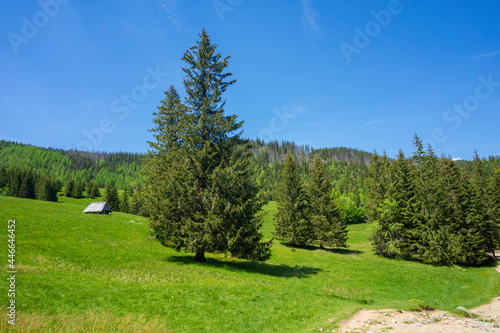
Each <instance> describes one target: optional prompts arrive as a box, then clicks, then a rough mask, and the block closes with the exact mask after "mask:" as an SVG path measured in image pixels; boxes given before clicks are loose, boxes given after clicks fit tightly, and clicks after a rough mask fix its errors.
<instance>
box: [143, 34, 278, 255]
mask: <svg viewBox="0 0 500 333" xmlns="http://www.w3.org/2000/svg"><path fill="white" fill-rule="evenodd" d="M199 37H200V40H199V41H197V43H196V45H195V46H193V47H191V48H189V49H188V50H187V51H186V52H185V53H184V55H183V57H182V60H183V61H184V62H185V63H186V67H183V68H182V69H183V71H184V73H185V76H184V80H183V84H184V88H185V91H186V97H185V100H184V103H182V102H181V99H180V97H179V94H178V93H177V91H176V89H175V88H174V87H170V88H169V90H167V91H166V92H165V98H164V100H163V101H162V102H161V105H160V106H159V107H158V111H157V112H155V113H154V120H153V122H154V127H153V129H151V131H152V132H153V134H154V138H155V140H153V141H151V142H149V144H150V147H151V150H150V155H149V157H148V158H147V160H146V170H145V172H146V175H147V189H146V200H147V207H148V210H149V213H150V216H151V227H152V232H153V234H154V235H155V236H156V238H157V239H158V240H159V241H160V242H161V243H162V244H163V245H164V246H167V247H171V248H174V249H175V250H178V251H180V250H185V251H187V252H192V253H195V256H194V259H195V260H197V261H205V253H206V252H221V253H226V252H229V253H230V254H231V255H233V256H235V257H238V258H243V259H251V260H267V259H268V258H269V257H270V255H271V250H270V247H271V242H270V241H269V242H262V237H263V235H262V233H261V232H260V227H261V217H260V216H259V215H258V212H259V211H260V209H261V207H262V204H263V203H262V202H261V201H259V200H258V199H257V192H258V189H257V187H256V185H255V184H254V183H253V182H252V180H251V174H250V170H249V168H248V163H249V154H250V153H251V152H250V149H249V147H248V145H247V144H246V142H244V141H243V140H242V139H241V138H240V134H241V128H242V124H243V122H237V121H236V117H237V116H236V115H229V116H227V115H225V110H224V106H225V100H223V98H222V96H223V94H224V92H225V91H226V89H227V88H228V87H229V86H231V85H232V84H233V83H234V82H235V80H230V77H231V75H232V74H231V73H230V72H226V68H227V66H228V59H229V56H228V57H225V58H222V57H221V55H220V53H217V52H216V48H217V45H216V44H213V43H212V42H211V41H210V37H209V35H208V34H207V33H206V31H205V30H204V29H203V31H202V32H201V34H200V35H199Z"/></svg>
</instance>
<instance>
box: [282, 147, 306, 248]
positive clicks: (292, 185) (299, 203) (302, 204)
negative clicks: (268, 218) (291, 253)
mask: <svg viewBox="0 0 500 333" xmlns="http://www.w3.org/2000/svg"><path fill="white" fill-rule="evenodd" d="M307 199H308V198H307V194H306V191H305V189H304V187H303V184H302V179H301V178H300V175H299V171H298V164H297V162H296V161H295V159H294V157H293V156H292V155H290V154H289V155H287V157H286V159H285V162H284V166H283V169H282V170H281V172H280V182H279V185H278V214H277V215H276V238H278V239H280V240H282V241H283V242H285V243H289V244H291V245H293V246H305V245H308V244H310V243H311V242H312V241H313V240H314V238H315V237H314V226H313V224H312V221H311V212H310V209H309V205H308V201H307Z"/></svg>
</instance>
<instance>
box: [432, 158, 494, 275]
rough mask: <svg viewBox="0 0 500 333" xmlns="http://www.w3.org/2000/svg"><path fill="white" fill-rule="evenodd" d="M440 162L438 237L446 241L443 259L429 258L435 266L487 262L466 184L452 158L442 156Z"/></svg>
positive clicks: (468, 188) (479, 217)
mask: <svg viewBox="0 0 500 333" xmlns="http://www.w3.org/2000/svg"><path fill="white" fill-rule="evenodd" d="M440 162H441V163H440V165H441V172H440V174H439V191H440V193H441V194H442V195H441V196H440V197H441V198H442V202H441V205H440V207H439V209H441V210H443V211H442V214H441V224H442V226H443V227H442V228H441V235H440V236H441V237H442V238H446V240H447V241H446V243H444V244H443V245H442V248H443V250H444V252H445V254H446V256H443V257H442V258H430V259H434V260H436V262H435V263H437V264H452V263H459V264H464V265H474V266H475V265H479V264H481V263H482V262H484V261H485V260H486V252H485V250H484V240H483V238H482V236H481V223H482V217H481V216H480V215H479V214H478V213H480V212H477V210H476V209H474V208H475V207H474V201H473V200H471V190H470V185H469V181H468V179H467V176H466V175H464V174H463V172H462V171H461V170H460V169H459V168H458V166H457V165H456V164H455V162H453V161H452V160H451V159H449V158H446V157H442V158H441V161H440ZM472 199H474V197H473V198H472ZM476 207H477V204H476ZM431 263H434V262H431Z"/></svg>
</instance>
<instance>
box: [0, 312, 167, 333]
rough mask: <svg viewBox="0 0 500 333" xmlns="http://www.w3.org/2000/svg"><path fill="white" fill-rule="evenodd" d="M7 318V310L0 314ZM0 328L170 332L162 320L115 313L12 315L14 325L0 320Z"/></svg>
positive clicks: (53, 330) (18, 330) (35, 330)
mask: <svg viewBox="0 0 500 333" xmlns="http://www.w3.org/2000/svg"><path fill="white" fill-rule="evenodd" d="M0 317H1V318H7V313H6V312H3V313H1V314H0ZM0 331H2V332H8V331H15V332H103V333H105V332H171V331H170V330H169V329H168V328H167V326H166V322H165V320H162V319H160V318H157V317H156V318H155V317H152V318H147V317H145V316H144V315H141V314H137V315H132V314H128V315H124V316H117V315H111V314H109V313H104V312H103V313H95V312H87V313H85V314H76V313H72V314H69V313H58V314H55V315H49V314H39V313H35V314H25V313H17V314H16V325H15V326H12V325H10V324H9V323H8V322H7V320H2V321H0Z"/></svg>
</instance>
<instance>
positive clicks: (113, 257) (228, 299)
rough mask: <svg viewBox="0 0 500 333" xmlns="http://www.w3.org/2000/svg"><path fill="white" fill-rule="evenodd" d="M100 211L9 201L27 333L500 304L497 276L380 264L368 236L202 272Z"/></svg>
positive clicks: (1, 203) (354, 230)
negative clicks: (337, 246)
mask: <svg viewBox="0 0 500 333" xmlns="http://www.w3.org/2000/svg"><path fill="white" fill-rule="evenodd" d="M90 201H91V200H89V199H78V200H76V199H71V198H61V202H59V203H49V202H41V201H34V200H27V199H16V198H10V197H0V221H2V222H1V224H0V225H2V226H3V228H4V230H3V231H2V234H3V235H4V237H0V249H4V250H1V251H0V252H2V253H4V262H5V264H4V265H3V267H4V269H3V270H2V276H0V278H1V281H0V302H1V306H2V307H1V308H0V310H1V311H2V312H5V304H7V301H8V299H7V292H6V290H7V289H8V288H7V287H8V286H7V282H6V279H5V278H6V273H5V271H6V270H7V242H6V241H7V238H6V234H7V220H9V219H13V218H15V219H16V222H17V230H16V236H17V238H16V240H17V243H16V246H17V253H16V255H17V269H18V272H19V273H18V274H17V297H16V302H17V305H18V311H19V312H18V314H21V317H19V319H18V322H17V324H18V325H17V326H18V329H19V328H22V327H24V329H25V330H28V329H30V330H36V329H38V330H40V331H42V330H48V328H51V329H53V331H60V330H61V329H64V330H66V331H71V330H74V331H92V330H94V331H116V332H120V331H125V330H126V329H127V328H128V329H129V330H130V331H137V329H138V328H144V327H145V329H144V330H145V331H147V330H151V331H163V330H166V329H167V328H168V329H170V330H171V331H174V332H179V331H189V332H193V331H198V330H200V331H201V330H205V331H224V332H245V331H250V332H267V331H269V332H282V331H287V332H302V331H308V330H313V329H318V328H323V329H328V328H332V327H334V325H335V323H337V322H338V321H339V320H341V319H343V318H346V317H347V316H349V315H350V314H351V313H354V312H355V311H357V310H359V309H362V308H409V307H417V306H418V305H430V306H432V307H435V308H440V309H443V310H453V309H455V308H456V307H457V306H460V305H463V306H465V307H472V306H476V305H479V304H482V303H486V302H488V301H489V299H490V298H492V297H495V296H499V295H500V274H498V273H496V272H495V271H494V269H493V268H491V267H482V268H466V269H465V270H464V269H463V268H460V267H452V268H446V267H432V266H426V265H423V264H419V263H413V262H401V261H398V260H389V259H384V258H379V257H377V256H375V255H373V254H372V252H371V250H370V245H369V243H368V242H367V240H366V225H356V226H351V227H350V248H349V250H330V251H325V250H320V249H317V248H311V249H297V250H295V251H292V249H291V248H288V247H286V246H284V245H281V244H280V243H278V242H275V245H274V252H273V253H274V255H273V257H272V259H271V260H270V261H268V262H267V263H252V262H247V261H241V260H235V259H231V258H225V257H224V256H223V255H214V254H212V255H209V257H210V259H211V261H210V262H209V263H196V262H193V261H192V260H191V257H192V255H191V254H183V253H177V252H174V251H171V250H169V249H166V248H164V247H162V246H161V245H160V244H159V243H157V242H155V241H151V240H148V236H149V233H148V227H147V225H146V223H147V222H146V220H145V219H144V218H141V217H137V216H133V215H128V214H123V213H113V215H112V216H101V215H85V214H83V213H82V210H83V209H84V208H85V206H86V205H87V204H88V202H90ZM275 211H276V207H275V204H274V203H270V204H269V205H268V206H267V207H266V214H267V215H266V217H265V223H264V231H265V233H266V236H268V237H270V236H271V232H272V230H273V226H272V219H271V217H272V215H273V214H274V213H275ZM131 220H134V221H135V223H130V221H131ZM138 222H139V223H142V224H137V223H138ZM1 290H4V291H1ZM2 317H3V318H4V319H2V320H1V321H0V328H5V326H7V325H6V319H5V318H6V317H5V315H2ZM329 319H332V321H333V323H331V322H330V321H329Z"/></svg>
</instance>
